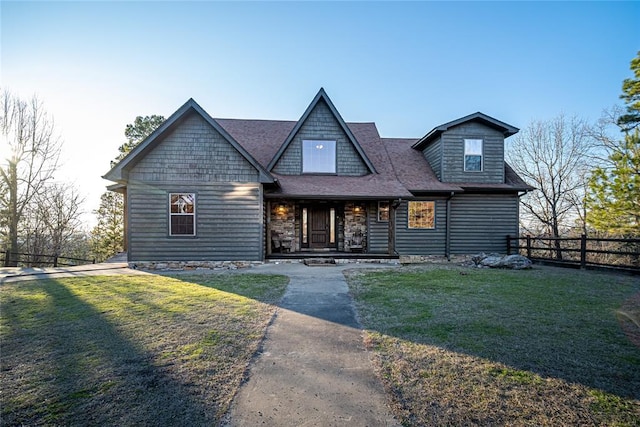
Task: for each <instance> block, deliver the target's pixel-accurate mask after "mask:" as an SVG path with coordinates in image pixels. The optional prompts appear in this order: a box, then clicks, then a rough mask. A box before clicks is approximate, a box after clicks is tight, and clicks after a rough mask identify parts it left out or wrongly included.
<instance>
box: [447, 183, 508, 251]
mask: <svg viewBox="0 0 640 427" xmlns="http://www.w3.org/2000/svg"><path fill="white" fill-rule="evenodd" d="M450 221H451V229H450V232H451V236H450V238H451V253H452V254H472V253H477V252H498V253H506V250H507V242H506V236H507V235H508V234H510V235H512V236H516V235H517V234H518V197H517V195H515V194H514V195H475V194H474V195H459V196H455V197H454V198H452V199H451V214H450Z"/></svg>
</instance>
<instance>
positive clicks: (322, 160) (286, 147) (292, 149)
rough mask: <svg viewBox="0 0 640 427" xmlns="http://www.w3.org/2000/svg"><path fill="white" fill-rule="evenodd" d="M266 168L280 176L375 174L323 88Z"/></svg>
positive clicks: (371, 165)
mask: <svg viewBox="0 0 640 427" xmlns="http://www.w3.org/2000/svg"><path fill="white" fill-rule="evenodd" d="M267 169H268V170H269V171H272V172H275V173H277V174H280V175H338V176H364V175H368V174H371V173H375V172H376V170H375V168H374V166H373V164H372V163H371V161H370V160H369V159H368V158H367V156H366V154H365V152H364V151H363V149H362V147H361V146H360V144H359V143H358V141H357V140H356V138H355V136H354V135H353V133H352V132H351V130H350V129H349V127H348V126H347V124H346V123H345V122H344V120H343V119H342V117H341V116H340V114H339V113H338V110H337V109H336V108H335V106H334V105H333V102H331V100H330V99H329V96H328V95H327V94H326V92H325V91H324V89H322V88H321V89H320V91H319V92H318V94H317V95H316V96H315V98H314V99H313V101H311V104H309V107H307V109H306V111H305V112H304V114H303V115H302V117H301V118H300V120H298V122H297V123H296V125H295V126H294V128H293V129H292V131H291V133H290V134H289V136H288V137H287V139H286V140H285V141H284V143H283V144H282V146H281V147H280V149H279V150H278V152H277V153H276V155H275V156H274V158H273V159H272V160H271V162H270V163H269V165H268V167H267Z"/></svg>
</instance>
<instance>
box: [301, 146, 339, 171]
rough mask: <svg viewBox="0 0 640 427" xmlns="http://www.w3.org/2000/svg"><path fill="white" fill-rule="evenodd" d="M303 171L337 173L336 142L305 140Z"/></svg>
mask: <svg viewBox="0 0 640 427" xmlns="http://www.w3.org/2000/svg"><path fill="white" fill-rule="evenodd" d="M302 173H336V142H335V141H321V140H309V139H305V140H303V141H302Z"/></svg>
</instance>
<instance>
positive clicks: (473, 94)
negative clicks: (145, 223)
mask: <svg viewBox="0 0 640 427" xmlns="http://www.w3.org/2000/svg"><path fill="white" fill-rule="evenodd" d="M0 13H1V33H0V36H1V46H0V47H1V57H0V59H1V64H0V67H1V68H0V72H1V74H0V77H1V81H0V85H1V86H2V88H6V89H9V90H11V91H12V92H13V93H15V94H17V95H19V96H21V97H25V98H26V97H30V96H32V95H33V94H36V95H37V96H38V97H39V98H40V99H41V100H42V101H44V103H45V107H46V109H47V110H48V112H49V113H50V114H51V115H52V116H53V117H54V119H55V121H56V124H57V129H58V132H59V133H60V134H61V136H62V138H63V139H64V141H65V154H64V160H65V168H64V169H63V172H62V173H61V178H63V179H67V180H72V181H75V182H76V183H77V185H78V186H79V187H80V189H81V191H82V192H83V193H85V194H86V195H87V202H88V203H87V206H86V210H87V211H90V210H92V209H95V208H96V207H97V203H98V200H99V196H100V194H101V193H102V192H103V191H104V186H105V185H107V184H109V183H108V182H107V181H104V180H102V179H101V178H100V176H101V175H102V174H104V173H105V172H106V171H107V170H108V168H109V161H110V160H111V159H112V158H113V157H115V156H116V155H117V148H118V146H119V145H120V144H122V143H123V142H124V141H125V138H124V135H123V131H124V127H125V125H126V124H127V123H131V122H132V121H133V119H134V118H135V117H136V116H138V115H150V114H162V115H164V116H169V115H170V114H171V113H173V112H174V111H175V110H176V109H177V108H178V107H180V106H181V105H182V104H183V103H184V102H185V101H186V100H187V99H189V98H191V97H192V98H194V99H195V100H196V101H197V102H198V103H199V104H200V105H201V106H202V107H203V108H204V109H205V110H207V111H208V112H209V113H210V114H211V115H212V116H214V117H234V118H269V119H288V120H297V119H298V118H299V117H300V116H301V115H302V113H303V112H304V109H305V108H306V107H307V105H308V104H309V102H310V101H311V99H312V98H313V96H314V95H315V94H316V92H317V91H318V89H319V88H320V87H324V88H325V90H326V91H327V93H328V94H329V96H330V97H331V99H332V100H333V102H334V104H335V105H336V107H337V108H338V110H339V111H340V113H341V114H342V116H343V117H344V119H345V120H346V121H375V122H376V123H377V125H378V129H379V131H380V133H381V135H382V136H388V137H420V136H422V135H424V134H425V133H426V132H428V131H429V130H430V129H432V128H433V127H434V126H437V125H439V124H442V123H444V122H447V121H450V120H454V119H456V118H459V117H461V116H464V115H466V114H470V113H472V112H475V111H482V112H484V113H486V114H489V115H491V116H493V117H495V118H497V119H499V120H502V121H505V122H507V123H509V124H512V125H514V126H516V127H520V128H524V127H526V126H527V124H528V123H529V122H530V121H532V120H537V119H550V118H553V117H555V116H557V115H558V114H559V113H561V112H563V113H565V114H568V115H574V114H575V115H578V116H580V117H583V118H585V119H588V120H595V119H597V118H598V117H599V115H600V113H601V111H602V110H603V109H604V108H608V107H611V106H613V105H615V104H620V101H619V95H620V93H621V84H622V80H623V79H624V78H626V77H630V76H631V72H630V70H629V62H630V61H631V59H632V58H633V57H635V56H636V54H637V51H638V50H640V25H639V24H638V23H639V22H640V3H639V2H531V3H529V2H446V3H444V2H407V3H404V2H402V3H400V2H393V3H391V2H355V3H351V2H321V3H309V2H285V3H273V2H259V3H253V2H235V3H224V2H207V1H203V2H186V3H185V2H8V1H1V2H0Z"/></svg>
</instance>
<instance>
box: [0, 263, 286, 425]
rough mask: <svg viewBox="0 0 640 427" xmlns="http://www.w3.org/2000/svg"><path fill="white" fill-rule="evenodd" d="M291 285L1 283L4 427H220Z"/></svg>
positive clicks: (145, 279)
mask: <svg viewBox="0 0 640 427" xmlns="http://www.w3.org/2000/svg"><path fill="white" fill-rule="evenodd" d="M287 282H288V279H287V278H286V277H284V276H265V275H248V274H242V275H240V274H236V275H223V274H221V275H208V276H204V275H193V276H180V277H177V278H171V277H163V276H155V275H154V276H108V277H107V276H105V277H84V278H71V279H51V280H41V281H31V282H16V283H11V284H4V285H2V286H0V314H1V316H0V340H1V341H0V343H1V348H0V383H1V384H2V388H1V390H0V406H1V414H0V419H1V424H2V425H136V426H157V425H213V424H217V423H218V422H219V420H220V418H221V417H222V416H223V415H224V413H225V412H226V411H227V409H228V407H229V404H230V402H231V400H232V398H233V397H234V394H235V392H236V390H237V388H238V387H239V385H240V383H241V381H242V379H243V375H244V372H245V369H246V368H247V366H248V363H249V361H250V360H251V357H252V356H253V354H254V353H255V351H256V350H257V348H258V346H259V344H260V342H261V340H262V337H263V335H264V332H265V330H266V327H267V325H268V323H269V321H270V320H271V318H272V316H273V313H274V310H275V306H274V305H273V304H274V303H276V302H277V301H279V300H280V298H281V296H282V294H283V293H284V290H285V288H286V284H287Z"/></svg>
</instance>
